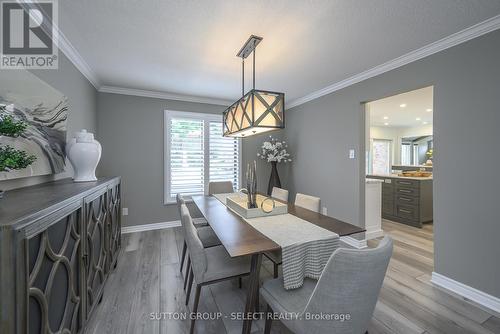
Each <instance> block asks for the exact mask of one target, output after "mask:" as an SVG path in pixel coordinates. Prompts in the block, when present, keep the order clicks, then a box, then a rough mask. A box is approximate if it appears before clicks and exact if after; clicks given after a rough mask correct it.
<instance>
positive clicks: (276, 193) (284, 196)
mask: <svg viewBox="0 0 500 334" xmlns="http://www.w3.org/2000/svg"><path fill="white" fill-rule="evenodd" d="M271 197H272V198H276V199H279V200H280V201H283V202H288V190H286V189H281V188H278V187H273V191H272V192H271Z"/></svg>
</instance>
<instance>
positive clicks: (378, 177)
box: [366, 174, 432, 181]
mask: <svg viewBox="0 0 500 334" xmlns="http://www.w3.org/2000/svg"><path fill="white" fill-rule="evenodd" d="M366 178H375V179H380V178H391V179H403V180H405V179H406V180H419V181H427V180H430V181H432V176H429V177H421V176H399V175H398V174H389V175H367V176H366Z"/></svg>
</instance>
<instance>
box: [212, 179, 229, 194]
mask: <svg viewBox="0 0 500 334" xmlns="http://www.w3.org/2000/svg"><path fill="white" fill-rule="evenodd" d="M232 192H234V188H233V182H231V181H214V182H209V183H208V194H209V195H214V194H227V193H232Z"/></svg>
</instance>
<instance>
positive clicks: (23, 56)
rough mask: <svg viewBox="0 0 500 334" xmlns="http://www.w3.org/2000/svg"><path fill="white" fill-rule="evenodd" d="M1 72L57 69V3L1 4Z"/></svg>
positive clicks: (46, 0) (52, 0) (53, 0)
mask: <svg viewBox="0 0 500 334" xmlns="http://www.w3.org/2000/svg"><path fill="white" fill-rule="evenodd" d="M0 17H1V21H2V24H1V29H2V32H1V62H0V68H1V69H20V68H24V69H56V68H58V55H57V52H58V48H57V44H56V36H57V34H56V33H55V27H56V26H57V0H39V1H35V0H34V1H31V0H25V1H1V14H0Z"/></svg>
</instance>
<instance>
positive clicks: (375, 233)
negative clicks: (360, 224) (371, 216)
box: [365, 229, 384, 240]
mask: <svg viewBox="0 0 500 334" xmlns="http://www.w3.org/2000/svg"><path fill="white" fill-rule="evenodd" d="M383 236H384V231H382V230H380V229H379V230H375V231H366V232H365V239H366V240H371V239H376V238H380V237H383Z"/></svg>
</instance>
